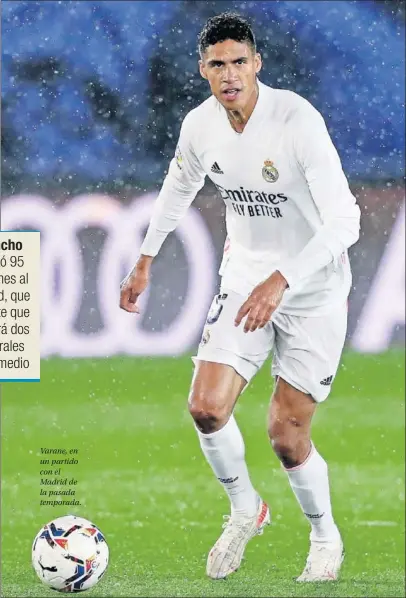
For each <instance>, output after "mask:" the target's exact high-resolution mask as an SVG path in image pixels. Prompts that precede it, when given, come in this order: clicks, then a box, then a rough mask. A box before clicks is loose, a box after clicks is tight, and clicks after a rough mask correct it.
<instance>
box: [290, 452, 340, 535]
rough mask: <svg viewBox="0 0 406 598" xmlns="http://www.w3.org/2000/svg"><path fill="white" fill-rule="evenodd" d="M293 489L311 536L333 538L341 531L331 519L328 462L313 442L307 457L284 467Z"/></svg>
mask: <svg viewBox="0 0 406 598" xmlns="http://www.w3.org/2000/svg"><path fill="white" fill-rule="evenodd" d="M285 471H286V473H287V475H288V478H289V482H290V485H291V487H292V490H293V492H294V493H295V495H296V498H297V500H298V501H299V504H300V506H301V507H302V510H303V513H304V514H305V516H306V518H307V519H308V521H309V522H310V525H311V527H312V530H311V534H310V539H311V540H317V541H321V542H335V541H336V540H337V539H338V538H339V537H340V533H339V531H338V529H337V526H336V524H335V523H334V519H333V514H332V510H331V502H330V489H329V482H328V468H327V463H326V462H325V460H324V459H323V457H322V456H321V455H319V453H318V452H317V451H316V449H315V447H314V445H313V444H312V448H311V450H310V453H309V456H308V457H307V458H306V460H305V461H304V462H303V463H302V464H301V465H298V466H297V467H292V468H290V469H285Z"/></svg>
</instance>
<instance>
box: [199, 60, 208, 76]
mask: <svg viewBox="0 0 406 598" xmlns="http://www.w3.org/2000/svg"><path fill="white" fill-rule="evenodd" d="M199 71H200V74H201V76H202V77H203V79H207V74H206V67H205V66H204V61H203V60H199Z"/></svg>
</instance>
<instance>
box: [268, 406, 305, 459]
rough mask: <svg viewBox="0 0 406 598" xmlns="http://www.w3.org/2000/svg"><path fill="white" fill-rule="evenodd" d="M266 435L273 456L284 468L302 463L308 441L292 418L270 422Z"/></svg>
mask: <svg viewBox="0 0 406 598" xmlns="http://www.w3.org/2000/svg"><path fill="white" fill-rule="evenodd" d="M268 435H269V439H270V441H271V445H272V448H273V450H274V452H275V454H276V455H277V457H278V458H279V459H280V461H282V463H283V465H284V466H285V467H295V466H296V465H299V464H300V463H301V462H302V460H303V454H304V452H305V451H306V448H305V447H306V446H307V445H308V443H309V439H308V438H307V433H306V432H305V431H304V430H303V429H301V427H300V426H298V424H297V422H296V421H294V420H293V419H292V418H286V419H285V420H281V419H275V420H271V421H270V423H269V428H268Z"/></svg>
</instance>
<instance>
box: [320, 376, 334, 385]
mask: <svg viewBox="0 0 406 598" xmlns="http://www.w3.org/2000/svg"><path fill="white" fill-rule="evenodd" d="M332 381H333V376H327V378H324V380H321V381H320V384H322V385H323V386H330V384H331V383H332Z"/></svg>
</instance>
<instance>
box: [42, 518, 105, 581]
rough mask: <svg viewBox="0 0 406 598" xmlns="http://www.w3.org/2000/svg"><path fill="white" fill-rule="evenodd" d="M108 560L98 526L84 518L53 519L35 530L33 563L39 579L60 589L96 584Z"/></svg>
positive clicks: (102, 536) (103, 539)
mask: <svg viewBox="0 0 406 598" xmlns="http://www.w3.org/2000/svg"><path fill="white" fill-rule="evenodd" d="M108 562H109V548H108V546H107V542H106V540H105V538H104V535H103V534H102V533H101V531H100V530H99V528H98V527H96V526H95V525H94V524H93V523H91V522H90V521H88V520H87V519H83V517H76V516H75V515H66V516H65V517H59V518H58V519H54V520H53V521H51V522H50V523H47V524H46V525H44V527H43V528H42V529H41V530H40V531H39V532H38V534H37V535H36V537H35V540H34V543H33V545H32V564H33V567H34V569H35V571H36V573H37V575H38V577H39V578H40V580H41V581H42V582H43V583H44V584H45V585H47V586H48V587H50V588H52V589H53V590H57V591H59V592H83V591H84V590H88V589H89V588H92V587H93V586H95V585H96V584H97V583H98V581H99V580H100V578H101V577H102V576H103V575H104V573H105V572H106V569H107V565H108Z"/></svg>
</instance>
